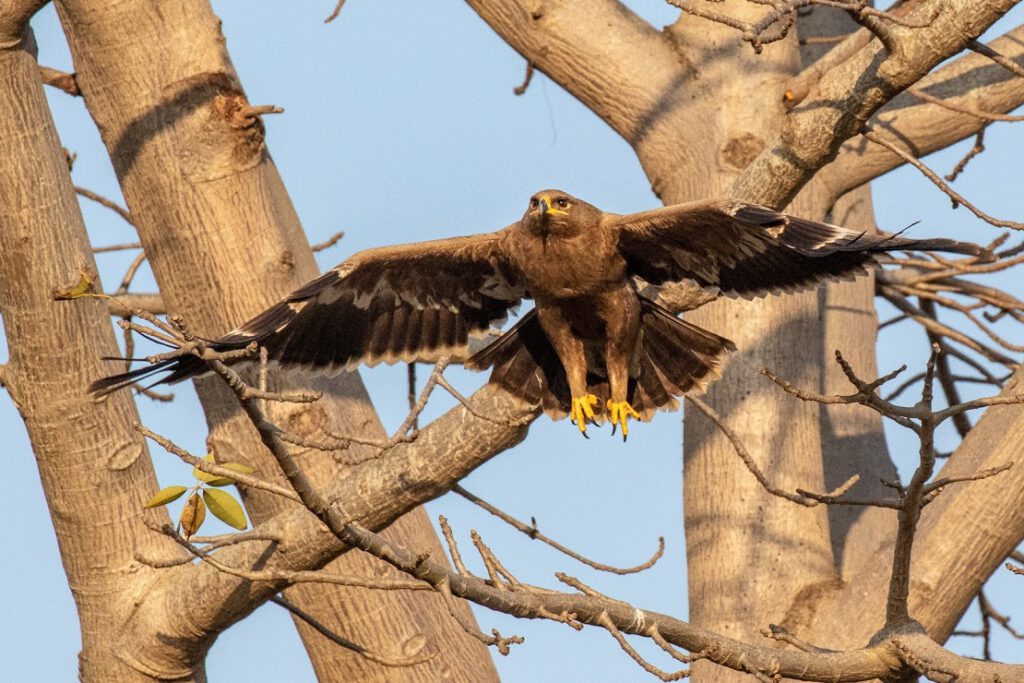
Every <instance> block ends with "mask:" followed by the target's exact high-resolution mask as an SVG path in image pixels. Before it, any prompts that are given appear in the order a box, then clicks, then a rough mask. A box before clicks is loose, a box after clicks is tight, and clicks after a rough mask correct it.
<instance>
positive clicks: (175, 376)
mask: <svg viewBox="0 0 1024 683" xmlns="http://www.w3.org/2000/svg"><path fill="white" fill-rule="evenodd" d="M206 371H207V367H206V363H204V362H203V361H202V360H201V359H200V358H199V357H197V356H181V357H180V358H171V359H168V360H164V361H160V362H159V363H153V364H152V365H146V366H144V367H141V368H136V369H135V370H129V371H128V372H122V373H119V374H116V375H110V376H109V377H104V378H102V379H98V380H96V381H95V382H93V383H92V384H90V385H89V393H90V394H96V395H97V396H106V395H107V394H112V393H114V392H115V391H118V390H120V389H124V388H125V387H128V386H131V385H132V384H136V383H137V382H141V381H142V380H144V379H147V378H149V377H152V376H153V375H156V374H158V373H161V372H168V374H167V375H166V376H165V377H161V378H160V379H158V380H157V381H156V382H153V383H152V384H150V385H149V387H154V386H156V385H158V384H174V383H175V382H180V381H182V380H184V379H188V378H189V377H197V376H199V375H201V374H203V373H205V372H206ZM149 387H147V389H148V388H149Z"/></svg>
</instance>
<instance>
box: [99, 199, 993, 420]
mask: <svg viewBox="0 0 1024 683" xmlns="http://www.w3.org/2000/svg"><path fill="white" fill-rule="evenodd" d="M899 249H915V250H940V251H952V252H960V253H966V254H974V255H979V254H983V253H984V252H983V250H982V249H981V248H979V247H977V246H975V245H972V244H966V243H962V242H954V241H952V240H944V239H925V240H914V239H907V238H903V237H898V236H897V237H883V236H880V235H870V234H866V233H859V232H853V231H849V230H846V229H844V228H840V227H837V226H834V225H828V224H825V223H817V222H814V221H808V220H804V219H802V218H797V217H793V216H787V215H785V214H781V213H779V212H777V211H774V210H772V209H769V208H766V207H763V206H757V205H754V204H745V203H743V202H737V201H730V200H711V201H700V202H691V203H688V204H679V205H676V206H668V207H665V208H662V209H655V210H652V211H645V212H642V213H636V214H630V215H625V216H623V215H616V214H607V213H603V212H602V211H600V210H598V209H597V208H595V207H593V206H591V205H590V204H588V203H586V202H584V201H581V200H579V199H576V198H575V197H572V196H570V195H568V194H566V193H565V192H561V191H559V190H545V191H542V192H539V193H537V194H536V195H534V196H533V197H532V198H531V199H530V205H529V207H528V209H527V211H526V213H525V214H524V215H523V218H522V219H521V220H519V221H518V222H516V223H513V224H512V225H510V226H508V227H507V228H505V229H503V230H500V231H498V232H495V233H488V234H481V235H474V236H470V237H457V238H453V239H447V240H437V241H432V242H420V243H416V244H408V245H403V246H395V247H382V248H380V249H370V250H367V251H363V252H360V253H358V254H356V255H354V256H352V257H351V258H350V259H348V260H347V261H345V262H343V263H341V264H340V265H338V266H336V267H335V268H332V269H331V270H330V271H328V272H327V273H325V274H324V275H322V276H321V277H319V278H317V279H315V280H313V281H311V282H309V283H308V284H306V285H304V286H303V287H301V288H299V289H298V290H296V291H295V292H293V293H291V294H290V295H288V296H287V297H286V298H285V299H284V300H283V301H281V302H279V303H277V304H275V305H274V306H271V307H270V308H268V309H267V310H266V311H264V312H263V313H261V314H259V315H258V316H256V317H255V318H253V319H252V320H250V321H248V322H247V323H245V324H243V325H241V326H240V327H238V328H236V329H235V330H233V331H231V332H229V333H228V334H226V335H225V336H223V337H221V338H219V339H217V340H215V341H213V342H212V343H211V346H212V348H214V349H216V350H231V349H238V348H243V347H245V346H246V345H248V344H249V343H251V342H254V341H255V342H257V343H258V344H260V345H261V346H263V347H264V348H265V349H266V350H267V353H268V355H269V357H270V359H271V360H274V361H278V362H281V363H285V364H290V365H298V366H304V367H307V368H311V369H316V370H320V371H323V372H328V373H333V372H339V371H341V370H346V369H352V368H354V367H355V366H356V365H358V364H359V363H367V364H369V365H374V364H376V363H378V362H380V361H384V362H387V363H394V362H396V361H407V362H412V361H436V360H438V359H439V358H441V357H444V356H448V355H453V354H460V353H463V352H465V350H466V348H467V347H468V343H469V337H470V336H475V335H482V334H483V333H485V332H486V331H487V330H488V329H490V328H492V327H493V326H495V325H499V324H500V323H501V322H502V321H504V319H505V318H506V316H507V314H508V312H509V310H510V309H513V308H515V307H516V306H517V305H518V304H519V303H520V301H521V300H522V299H524V298H532V299H534V301H535V302H536V306H535V308H534V309H533V310H532V311H530V312H529V313H527V314H526V315H525V316H524V317H523V318H522V319H521V320H520V321H519V322H518V323H517V324H516V325H515V326H513V327H512V328H511V329H510V330H509V331H508V332H506V333H505V334H504V335H503V336H501V337H500V338H499V339H498V340H497V341H495V342H494V343H492V344H490V345H489V346H487V347H486V348H484V349H483V350H482V351H480V352H479V353H477V354H476V355H474V356H472V357H471V358H469V359H468V360H467V361H466V362H465V365H466V367H468V368H471V369H476V370H483V369H486V368H493V371H492V373H491V379H490V381H491V383H494V384H498V385H500V386H502V387H504V388H505V389H506V390H508V391H509V392H511V393H513V394H515V395H517V396H520V397H522V398H524V399H526V400H528V401H531V402H533V403H536V404H540V405H542V406H543V407H544V410H545V412H547V413H548V414H549V415H550V416H552V417H554V418H560V417H565V416H566V415H569V416H570V417H571V419H572V420H573V421H574V422H575V423H576V424H577V425H578V427H579V429H580V431H581V432H585V430H586V422H587V421H588V420H589V421H602V420H603V419H605V418H606V417H607V418H608V419H610V421H611V422H612V423H613V425H618V426H621V427H622V431H623V435H625V434H626V433H627V430H628V427H627V421H628V418H629V417H633V418H635V419H640V420H649V419H651V417H652V415H653V414H654V412H655V411H657V410H658V409H659V408H663V409H671V408H675V407H676V406H677V403H676V400H675V399H676V397H679V396H681V395H683V394H684V393H686V392H688V391H692V390H702V389H703V388H704V387H706V386H707V384H708V383H709V382H710V381H711V380H712V379H713V378H714V377H716V376H717V374H718V370H719V368H720V366H721V363H722V361H723V358H724V356H725V353H726V352H727V351H730V350H734V348H735V347H734V346H733V344H732V342H730V341H728V340H727V339H724V338H723V337H719V336H717V335H715V334H712V333H711V332H708V331H706V330H702V329H700V328H698V327H696V326H694V325H690V324H689V323H687V322H685V321H683V320H680V319H679V318H677V317H675V316H674V315H672V314H671V313H670V312H668V311H666V310H665V309H663V308H661V307H660V306H658V305H657V304H655V303H654V302H652V301H650V300H648V299H645V298H644V297H642V296H640V295H639V294H638V292H637V286H636V284H635V282H634V276H637V277H640V278H642V279H644V280H646V281H647V282H649V283H651V284H655V285H658V284H664V283H668V282H676V281H680V280H685V279H690V280H695V281H696V282H697V283H699V284H700V285H702V286H704V287H709V288H717V289H719V290H721V292H722V293H724V294H726V295H730V296H742V297H748V298H749V297H757V296H764V295H765V294H767V293H770V292H781V291H792V290H797V289H801V288H806V287H809V286H812V285H814V284H817V283H818V282H820V281H822V280H824V279H828V278H837V277H839V278H841V277H851V276H852V275H854V274H856V273H858V272H863V270H864V267H865V265H867V264H870V263H872V262H873V258H872V254H873V253H877V252H885V251H893V250H899ZM160 372H167V373H168V374H167V375H166V376H164V377H163V378H162V379H161V380H160V381H159V382H158V383H171V382H178V381H181V380H183V379H186V378H189V377H194V376H196V375H200V374H203V373H204V372H206V366H205V364H204V362H203V361H202V360H200V359H199V358H197V357H195V356H183V357H180V358H174V359H171V360H166V361H163V362H160V363H157V364H154V365H150V366H148V367H145V368H140V369H138V370H134V371H131V372H126V373H122V374H119V375H113V376H111V377H106V378H104V379H101V380H99V381H97V382H94V383H93V385H92V386H91V387H90V390H91V391H93V392H97V393H108V392H111V391H116V390H117V389H120V388H122V387H125V386H128V385H130V384H133V383H135V382H137V381H139V380H141V379H143V378H146V377H149V376H151V375H154V374H157V373H160Z"/></svg>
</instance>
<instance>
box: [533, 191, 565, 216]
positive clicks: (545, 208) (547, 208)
mask: <svg viewBox="0 0 1024 683" xmlns="http://www.w3.org/2000/svg"><path fill="white" fill-rule="evenodd" d="M538 201H539V206H538V210H539V211H540V215H541V217H542V218H543V217H544V216H546V215H548V214H551V215H553V216H565V215H567V214H568V213H569V212H568V211H566V210H565V209H557V208H555V207H554V206H552V205H551V198H550V197H548V196H547V195H546V194H543V195H541V196H540V197H538Z"/></svg>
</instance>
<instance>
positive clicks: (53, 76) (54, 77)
mask: <svg viewBox="0 0 1024 683" xmlns="http://www.w3.org/2000/svg"><path fill="white" fill-rule="evenodd" d="M39 76H40V78H42V80H43V83H45V84H46V85H49V86H53V87H54V88H57V89H58V90H63V91H64V92H66V93H67V94H68V95H71V96H72V97H81V96H82V90H81V89H80V88H79V87H78V80H77V79H76V78H75V74H69V73H68V72H66V71H60V70H58V69H51V68H50V67H48V66H40V67H39Z"/></svg>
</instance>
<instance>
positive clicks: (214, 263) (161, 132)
mask: <svg viewBox="0 0 1024 683" xmlns="http://www.w3.org/2000/svg"><path fill="white" fill-rule="evenodd" d="M58 9H59V12H60V16H61V21H62V23H63V25H64V29H65V33H66V34H67V36H68V41H69V44H70V46H71V51H72V55H73V58H74V62H75V68H76V70H77V75H78V83H79V85H80V87H81V90H82V93H83V96H84V98H85V101H86V104H87V106H88V107H89V111H90V113H91V114H92V116H93V118H94V119H95V121H96V123H97V125H98V127H99V129H100V132H101V134H102V136H103V140H104V143H105V144H106V146H107V148H108V150H109V152H110V156H111V159H112V161H113V163H114V168H115V170H116V172H117V175H118V179H119V181H120V183H121V187H122V191H123V194H124V197H125V201H126V202H127V204H128V207H129V209H130V210H131V212H132V216H133V219H134V221H135V223H136V225H137V226H138V228H139V236H140V239H141V241H142V243H143V244H144V246H145V249H146V253H147V256H148V257H149V260H150V263H151V264H152V267H153V272H154V274H155V276H156V279H157V282H158V283H159V285H160V289H161V293H162V295H163V301H164V303H165V304H166V306H167V307H168V309H169V310H171V311H174V312H176V313H180V314H182V315H184V316H185V317H186V319H187V320H188V321H189V323H190V324H191V325H192V327H193V329H194V330H195V331H196V332H197V333H198V334H201V335H203V336H207V337H209V336H216V335H217V334H219V333H223V332H225V331H227V330H228V329H230V328H231V327H233V326H234V325H236V324H237V323H238V322H240V321H242V320H245V319H247V318H249V317H251V316H252V315H254V314H255V313H257V312H259V311H260V310H261V309H263V308H265V307H266V306H268V305H270V304H271V303H273V302H274V301H276V300H277V299H279V298H280V297H281V296H283V295H284V294H286V293H287V292H288V291H290V290H291V289H293V288H294V287H296V286H297V285H298V284H300V283H301V282H303V281H305V280H308V279H311V278H312V277H314V276H315V275H316V274H317V269H316V265H315V262H314V260H313V256H312V252H311V250H310V248H309V246H308V244H307V242H306V240H305V237H304V235H303V234H302V230H301V226H300V225H299V222H298V218H297V216H296V215H295V211H294V208H293V207H292V205H291V202H290V200H289V198H288V196H287V193H286V191H285V189H284V186H283V184H282V182H281V179H280V178H279V176H278V174H277V170H276V168H275V167H274V164H273V162H272V161H271V159H270V157H269V155H268V153H267V152H266V149H265V145H264V140H263V127H262V123H261V122H260V121H258V120H257V119H252V118H246V117H244V116H243V115H241V114H239V109H240V108H241V107H244V106H246V105H247V104H248V102H247V101H246V100H245V97H244V94H243V92H242V88H241V85H240V84H239V82H238V79H237V76H236V74H235V72H234V69H233V67H232V65H231V62H230V59H229V57H228V54H227V52H226V47H225V44H224V38H223V35H222V34H221V32H220V28H219V20H218V19H217V17H216V16H214V14H213V13H212V11H211V9H210V7H209V4H208V3H207V2H203V1H191V2H174V3H162V4H160V5H154V4H153V3H150V2H144V1H142V0H137V1H129V2H100V3H96V2H85V1H79V0H68V1H66V2H61V3H59V4H58ZM101 374H102V373H101ZM286 381H287V380H283V379H276V380H275V385H277V386H284V385H285V383H286ZM303 385H304V386H305V387H307V388H312V389H317V390H323V391H325V393H326V394H327V395H328V398H325V399H324V400H323V401H320V402H319V403H317V404H316V405H315V406H305V407H299V408H289V409H280V410H275V411H274V414H273V416H274V418H275V419H276V420H278V421H279V422H280V423H281V424H283V425H284V426H285V427H286V428H288V429H290V430H291V431H295V432H298V433H302V434H305V435H307V436H316V435H317V434H318V433H320V432H318V429H320V428H327V429H330V430H332V431H334V432H336V433H342V434H358V435H362V436H369V437H377V438H380V437H383V436H384V435H383V430H382V428H381V426H380V422H379V420H378V419H377V417H376V415H375V414H374V412H373V410H372V408H371V407H370V404H369V401H368V398H367V396H366V393H365V390H364V388H363V386H362V384H361V382H360V380H359V378H358V376H357V375H356V374H349V375H344V376H342V377H340V378H338V379H336V380H333V381H332V382H330V383H327V382H323V381H320V382H313V383H310V382H305V381H304V382H303ZM197 387H198V389H199V394H200V400H201V401H202V403H203V407H204V409H205V411H206V415H207V420H208V423H209V426H210V437H209V444H210V446H211V448H212V449H213V450H214V452H215V453H216V454H217V457H218V458H219V459H221V460H222V461H238V462H247V463H249V464H251V465H252V466H254V467H255V468H256V469H257V471H258V472H259V473H260V474H261V475H262V476H264V477H268V478H274V473H275V472H276V465H275V464H274V463H273V461H272V460H271V459H270V458H269V456H268V455H267V454H266V452H265V451H264V449H263V446H262V444H261V443H260V442H259V439H258V437H257V436H256V433H255V431H254V430H253V429H252V428H251V426H250V425H249V423H248V421H247V420H246V419H245V417H244V416H243V415H242V414H241V413H240V411H238V410H237V408H236V402H235V400H234V398H233V397H232V396H230V395H228V393H227V391H226V389H225V388H224V387H223V386H221V385H220V384H219V382H218V381H215V380H202V381H200V382H198V383H197ZM357 451H358V449H356V448H354V449H353V454H356V452H357ZM301 461H302V463H303V465H304V466H305V467H306V468H307V469H308V471H309V472H310V474H311V476H313V478H314V481H316V482H318V483H319V484H320V485H322V486H323V485H326V484H327V483H329V482H331V481H333V480H334V479H335V478H337V477H338V476H341V470H340V468H338V467H336V466H335V465H334V463H333V462H332V461H331V459H330V457H329V456H328V455H325V454H323V453H319V452H310V453H307V454H304V455H302V456H301ZM245 498H246V504H247V508H248V510H249V513H250V515H251V517H252V519H253V521H254V522H255V523H257V524H261V523H263V522H265V521H266V520H268V519H271V518H273V517H274V516H275V515H278V514H280V513H281V512H282V511H283V510H284V509H286V508H287V507H288V506H287V505H286V504H285V503H283V502H282V501H281V500H279V499H277V498H276V497H273V496H270V495H266V494H260V493H258V492H251V491H247V492H245ZM388 533H389V534H391V537H392V538H393V539H394V540H396V541H398V542H401V543H403V544H405V545H408V546H411V547H415V548H421V549H430V550H431V551H432V552H433V553H434V554H435V556H438V557H439V556H441V552H442V551H441V547H440V545H439V543H438V541H437V539H436V537H435V535H434V533H433V531H432V529H431V526H430V523H429V520H428V519H427V517H426V515H425V513H423V512H422V511H414V512H412V513H411V514H410V515H409V516H407V517H405V518H403V519H401V520H399V521H398V522H396V524H395V525H394V527H393V528H392V529H391V530H389V532H388ZM379 569H380V564H379V563H378V562H376V561H375V560H371V559H370V558H368V557H366V556H364V555H362V554H358V553H349V554H347V555H346V556H345V557H344V558H342V559H340V560H339V561H338V562H336V563H335V564H334V565H332V570H333V571H338V572H339V573H345V574H353V575H367V574H370V575H372V574H374V573H375V572H377V571H379ZM288 595H289V597H290V598H291V599H292V600H293V601H294V602H296V603H297V604H298V605H300V606H301V607H303V608H304V609H305V610H306V611H307V612H310V613H311V614H313V615H314V616H315V617H316V618H317V619H319V620H320V621H321V622H323V623H325V624H327V625H328V626H329V627H330V628H332V629H334V630H336V631H337V632H339V633H340V634H342V635H344V636H346V637H348V638H350V639H352V640H354V641H356V642H358V643H360V644H361V645H363V646H365V647H367V648H369V649H371V650H374V651H377V652H394V651H395V649H396V648H398V649H401V648H402V647H403V645H404V644H407V643H414V642H417V640H419V639H423V638H425V639H426V641H427V643H428V647H430V648H437V649H438V650H440V651H441V652H442V654H441V656H439V657H437V658H436V659H434V660H433V661H432V662H430V663H428V664H425V665H421V666H417V667H413V668H408V669H396V668H388V667H384V666H382V665H379V664H376V663H374V662H371V661H369V660H367V659H366V658H362V657H359V656H358V655H355V654H353V653H352V652H350V651H348V650H345V649H342V648H339V647H337V646H336V645H334V644H332V643H330V642H329V641H327V640H326V639H324V638H323V637H322V636H320V635H319V634H317V633H316V632H314V631H313V630H312V629H310V628H309V627H307V626H306V625H305V624H303V623H301V622H299V631H300V634H301V635H302V637H303V640H304V643H305V645H306V648H307V651H308V652H309V653H310V656H311V660H312V662H313V666H314V669H315V670H316V672H317V675H318V676H319V677H320V678H321V679H323V680H344V679H362V678H374V679H379V680H403V681H408V680H423V681H433V680H437V679H438V678H439V677H442V676H449V677H451V680H465V681H480V680H491V679H493V678H494V676H495V674H494V671H493V665H492V664H491V661H490V657H489V654H488V653H487V651H486V649H485V648H484V647H483V646H482V645H481V644H480V643H479V642H478V641H475V640H474V639H472V638H470V637H469V636H467V635H466V634H465V633H464V632H463V631H462V629H461V628H460V627H459V626H458V625H457V624H456V623H455V621H454V620H453V619H452V618H451V617H450V616H449V615H448V614H447V612H446V611H444V609H443V608H442V607H441V605H440V602H439V601H438V600H436V599H434V597H433V596H425V595H424V594H422V593H402V592H367V591H365V590H355V589H345V588H341V587H336V586H329V587H328V586H318V587H315V588H313V587H310V586H308V585H307V586H299V587H296V588H293V589H290V590H289V591H288ZM460 604H461V603H460ZM460 609H462V610H466V614H467V616H468V609H467V608H466V607H465V605H464V604H462V605H461V607H460ZM470 618H471V617H470Z"/></svg>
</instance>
